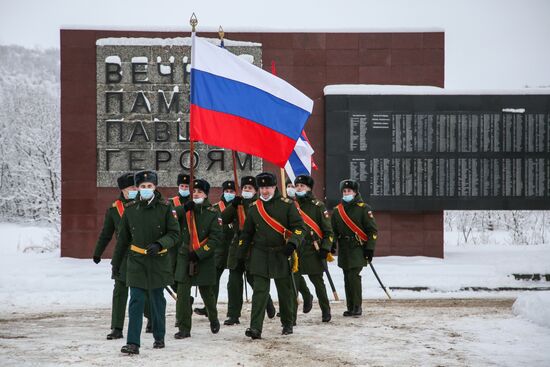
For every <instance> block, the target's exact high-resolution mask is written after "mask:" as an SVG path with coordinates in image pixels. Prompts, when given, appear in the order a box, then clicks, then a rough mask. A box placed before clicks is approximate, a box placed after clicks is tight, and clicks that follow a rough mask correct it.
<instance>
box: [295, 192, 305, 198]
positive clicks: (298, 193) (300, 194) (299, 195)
mask: <svg viewBox="0 0 550 367" xmlns="http://www.w3.org/2000/svg"><path fill="white" fill-rule="evenodd" d="M306 194H307V191H296V196H298V197H299V198H303V197H304V196H306Z"/></svg>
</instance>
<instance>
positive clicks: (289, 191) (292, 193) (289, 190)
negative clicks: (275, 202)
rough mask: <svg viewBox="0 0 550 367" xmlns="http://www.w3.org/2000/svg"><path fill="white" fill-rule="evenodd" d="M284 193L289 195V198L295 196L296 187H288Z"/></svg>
mask: <svg viewBox="0 0 550 367" xmlns="http://www.w3.org/2000/svg"><path fill="white" fill-rule="evenodd" d="M286 194H287V195H288V196H290V197H291V198H293V197H295V196H296V189H295V188H294V187H288V188H287V189H286Z"/></svg>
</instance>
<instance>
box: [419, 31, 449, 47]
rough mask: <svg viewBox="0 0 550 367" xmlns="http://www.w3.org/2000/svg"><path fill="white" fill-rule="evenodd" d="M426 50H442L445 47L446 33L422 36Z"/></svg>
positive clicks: (431, 33)
mask: <svg viewBox="0 0 550 367" xmlns="http://www.w3.org/2000/svg"><path fill="white" fill-rule="evenodd" d="M422 40H423V47H424V48H440V49H443V48H444V47H445V33H444V32H430V33H424V34H423V35H422Z"/></svg>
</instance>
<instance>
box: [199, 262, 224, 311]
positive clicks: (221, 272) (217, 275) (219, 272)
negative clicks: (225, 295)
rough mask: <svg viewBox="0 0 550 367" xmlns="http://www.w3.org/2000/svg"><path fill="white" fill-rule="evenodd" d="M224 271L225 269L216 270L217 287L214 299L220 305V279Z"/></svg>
mask: <svg viewBox="0 0 550 367" xmlns="http://www.w3.org/2000/svg"><path fill="white" fill-rule="evenodd" d="M224 270H225V268H216V285H215V286H214V298H215V300H216V303H218V294H219V293H220V278H221V277H222V274H223V271H224ZM201 294H202V293H201Z"/></svg>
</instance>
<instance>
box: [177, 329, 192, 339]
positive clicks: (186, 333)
mask: <svg viewBox="0 0 550 367" xmlns="http://www.w3.org/2000/svg"><path fill="white" fill-rule="evenodd" d="M190 337H191V333H190V332H189V331H188V330H180V331H178V332H177V333H175V334H174V338H176V339H185V338H190Z"/></svg>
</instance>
